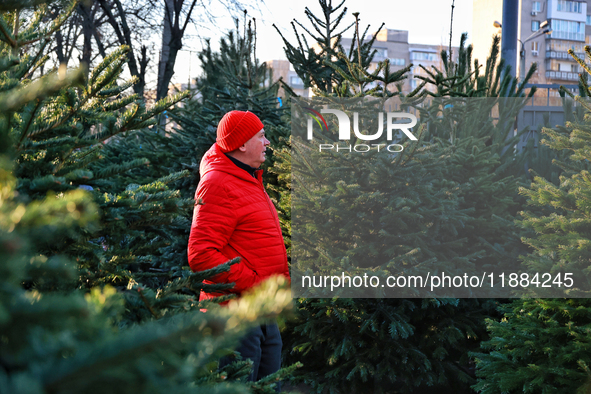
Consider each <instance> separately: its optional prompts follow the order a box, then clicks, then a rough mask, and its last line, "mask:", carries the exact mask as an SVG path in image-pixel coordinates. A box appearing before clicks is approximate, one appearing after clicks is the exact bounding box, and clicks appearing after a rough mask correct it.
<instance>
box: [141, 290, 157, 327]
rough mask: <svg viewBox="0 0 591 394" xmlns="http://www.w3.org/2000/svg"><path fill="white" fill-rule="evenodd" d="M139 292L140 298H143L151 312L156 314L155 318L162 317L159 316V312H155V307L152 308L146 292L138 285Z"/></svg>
mask: <svg viewBox="0 0 591 394" xmlns="http://www.w3.org/2000/svg"><path fill="white" fill-rule="evenodd" d="M137 292H138V294H139V295H140V298H141V299H142V301H143V302H144V305H146V308H148V310H149V311H150V313H151V314H152V316H154V318H155V319H156V320H158V319H160V317H159V316H158V314H156V312H154V309H153V308H152V306H151V305H150V303H149V302H148V300H147V299H146V297H145V296H144V293H143V291H142V288H141V287H139V286H138V288H137Z"/></svg>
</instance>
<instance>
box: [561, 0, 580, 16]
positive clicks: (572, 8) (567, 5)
mask: <svg viewBox="0 0 591 394" xmlns="http://www.w3.org/2000/svg"><path fill="white" fill-rule="evenodd" d="M556 5H557V7H556V10H557V11H562V12H575V13H578V14H580V13H581V12H583V3H582V2H579V1H570V0H558V1H557V4H556Z"/></svg>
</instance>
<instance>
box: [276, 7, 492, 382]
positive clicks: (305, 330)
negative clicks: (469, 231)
mask: <svg viewBox="0 0 591 394" xmlns="http://www.w3.org/2000/svg"><path fill="white" fill-rule="evenodd" d="M321 7H322V14H324V15H328V14H330V5H329V4H324V3H321ZM312 23H313V25H314V21H313V22H312ZM314 28H315V29H319V28H318V27H316V26H315V27H314ZM354 34H355V37H359V40H357V39H354V40H353V43H354V46H353V47H352V48H351V49H343V50H338V51H336V50H334V52H332V53H331V56H334V57H335V58H337V59H338V61H337V62H334V61H326V59H316V61H317V62H318V63H319V64H322V65H324V66H326V67H329V68H331V69H332V70H333V72H334V74H335V75H338V77H339V78H341V79H340V80H339V82H333V81H332V80H331V81H328V77H327V80H323V81H321V82H317V83H313V87H314V88H315V90H314V92H315V95H317V96H322V97H329V96H337V97H363V96H373V97H377V98H388V97H392V96H399V95H400V89H398V91H396V89H395V87H396V86H397V85H398V84H399V83H400V82H401V81H402V80H403V78H406V75H405V73H406V72H408V69H409V67H412V65H409V66H408V67H407V68H406V69H404V70H402V71H400V72H397V73H391V72H390V71H389V64H388V62H387V61H386V62H381V63H380V64H379V66H378V68H379V70H378V71H377V72H373V73H372V72H369V71H368V70H367V66H368V65H369V63H370V62H371V58H372V50H371V40H370V41H367V40H362V35H360V34H359V31H358V29H356V32H355V33H354ZM364 35H365V34H364ZM357 43H359V44H357ZM365 45H368V46H367V47H366V46H365ZM290 48H295V49H290ZM286 52H288V56H289V53H290V52H293V53H300V54H306V53H307V52H306V48H305V47H304V48H302V46H301V45H300V47H299V48H296V47H295V46H290V45H289V43H287V42H286ZM308 52H309V51H308ZM304 58H305V56H300V57H299V58H298V57H295V56H294V57H293V61H298V59H300V60H301V59H304ZM298 62H299V63H296V64H294V68H295V69H296V70H297V69H298V67H301V68H302V69H308V70H310V71H309V72H311V73H313V72H314V71H313V68H312V66H311V65H309V64H307V63H305V62H303V61H298ZM315 78H318V79H320V78H321V75H320V74H317V75H315ZM311 80H312V81H314V78H312V77H311ZM326 86H332V88H331V89H327V88H326ZM423 86H424V85H423ZM421 88H422V86H421ZM418 94H419V90H418V89H417V91H415V92H412V93H411V94H409V95H408V96H407V97H402V101H403V102H404V100H408V101H406V102H407V103H411V104H412V103H414V102H416V101H414V100H415V98H413V96H415V95H418ZM374 126H375V125H374ZM370 128H371V127H370ZM429 133H430V131H429V130H427V129H425V131H424V133H423V134H422V139H421V142H420V143H418V144H417V145H415V146H414V147H413V146H412V145H411V144H404V147H405V149H404V151H403V153H400V154H397V155H396V157H389V156H388V157H385V156H384V155H381V156H380V155H379V154H378V153H377V152H371V153H368V154H365V155H364V156H363V158H362V159H359V160H353V159H352V158H351V157H348V159H349V160H344V159H342V157H339V155H337V154H334V155H330V160H332V161H333V162H334V163H335V165H334V166H330V168H329V169H327V170H326V171H323V172H321V173H320V171H318V168H316V170H317V173H313V171H307V170H306V168H309V167H306V161H308V158H309V157H308V155H310V157H311V156H313V155H314V154H313V153H312V152H308V151H304V148H303V147H299V146H298V145H297V142H296V141H294V140H292V146H293V147H294V150H293V152H296V153H294V155H293V156H292V157H291V158H290V160H291V161H290V163H291V166H292V167H293V168H294V171H295V173H296V174H299V175H301V176H302V177H305V184H306V190H307V191H308V192H309V193H311V194H312V197H311V198H306V196H304V193H298V192H297V190H298V187H297V186H296V187H295V190H296V192H295V193H294V196H293V199H294V201H293V204H294V207H295V208H297V215H298V216H294V217H293V225H294V228H295V226H298V231H299V232H300V234H299V235H300V236H301V235H302V232H307V233H306V234H305V236H304V237H303V239H311V240H313V245H309V246H310V248H304V249H305V251H302V252H301V253H300V252H298V250H297V249H296V250H294V252H293V253H296V255H294V258H296V257H297V259H298V266H299V262H301V261H304V260H305V261H306V262H307V264H304V267H307V266H314V267H315V268H320V269H322V274H323V275H324V274H326V275H329V274H330V273H331V272H337V271H338V272H339V274H340V273H341V272H343V271H345V273H346V275H350V276H353V275H356V274H359V275H363V273H369V272H371V274H373V275H380V274H381V273H383V272H388V271H389V268H386V265H387V264H388V263H391V264H392V265H396V264H398V265H400V264H401V263H403V264H406V265H405V267H407V268H406V270H405V273H408V272H412V269H413V267H419V266H421V267H426V266H429V267H432V271H433V272H435V271H437V270H439V271H442V270H445V271H446V272H453V270H454V267H458V266H461V265H466V264H468V265H469V264H472V262H473V261H474V260H475V259H476V258H478V256H479V253H480V252H479V251H480V249H477V248H473V249H470V250H465V249H466V247H467V246H468V245H467V240H466V238H465V237H464V238H463V239H462V237H460V236H458V232H459V231H461V229H462V228H463V227H464V225H465V224H468V225H470V224H471V218H470V216H469V214H470V211H469V210H467V209H463V208H461V207H460V204H461V200H460V198H459V193H460V190H459V186H458V181H457V180H454V179H448V177H447V176H446V175H447V174H446V172H445V171H447V169H446V170H443V169H442V161H441V160H449V159H446V158H448V157H449V155H450V152H449V149H450V148H449V147H445V146H443V147H442V146H441V145H437V144H435V143H430V141H429V138H431V137H430V136H431V134H429ZM327 138H329V139H330V138H331V137H330V136H327ZM327 141H328V140H327ZM353 142H354V141H351V143H352V144H353ZM418 146H420V148H418ZM480 159H482V160H488V158H485V157H484V156H482V157H481V158H480ZM308 162H309V161H308ZM312 162H314V160H313V159H312ZM447 163H448V162H447V161H444V162H443V164H447ZM450 164H451V163H450ZM284 165H287V159H286V162H285V163H284ZM345 168H346V169H351V171H343V169H345ZM337 180H338V181H337ZM295 181H299V180H298V176H296V177H294V182H295ZM299 187H300V189H299V190H300V191H302V190H303V189H302V188H301V187H302V186H301V185H300V186H299ZM440 193H441V194H440ZM298 194H299V197H298ZM384 206H388V207H392V208H391V209H386V210H385V209H384V208H383V207H384ZM362 207H363V208H364V209H363V212H364V213H365V215H364V216H363V217H360V216H359V215H358V216H357V217H355V218H353V217H352V216H355V215H352V212H360V211H361V208H362ZM367 207H373V208H372V209H367ZM394 207H395V208H394ZM358 208H359V209H358ZM294 212H295V211H294ZM368 212H371V213H372V214H367V213H368ZM294 215H295V213H294ZM462 223H463V224H462ZM376 228H378V229H379V230H380V231H381V233H383V239H382V240H380V241H381V242H380V241H378V242H375V240H374V241H372V243H369V242H367V241H364V238H363V234H365V233H366V232H367V231H368V230H370V229H376ZM294 231H295V230H294ZM376 231H377V230H376ZM300 239H302V238H300ZM300 247H301V245H300ZM301 250H302V249H300V251H301ZM298 253H299V254H298ZM355 256H369V257H368V258H366V259H364V261H371V262H372V263H371V266H364V267H352V264H348V263H347V259H348V258H349V257H350V258H351V259H354V258H355ZM296 269H297V268H296ZM370 270H371V271H370ZM292 274H294V272H293V271H292ZM296 274H297V272H296ZM294 278H297V275H294ZM310 296H311V297H313V296H314V294H312V293H310ZM297 311H298V321H297V322H296V323H294V324H293V326H292V328H291V330H290V336H288V337H287V338H286V342H287V343H288V344H289V345H288V348H289V349H290V350H291V352H292V354H290V355H289V356H288V358H290V357H291V358H292V359H300V360H302V361H303V362H304V368H303V369H302V371H301V374H299V377H300V378H301V379H303V380H304V381H306V382H308V383H309V384H310V385H311V386H313V388H314V390H315V392H319V393H320V392H334V393H336V392H350V391H358V392H366V391H367V392H369V391H374V392H385V391H392V390H393V388H395V389H394V390H395V392H416V391H417V390H424V389H425V388H426V387H428V386H435V387H437V389H438V390H439V391H440V390H443V389H448V390H455V392H457V391H458V390H468V386H469V384H470V382H473V378H472V376H471V375H472V371H471V366H470V365H471V363H470V360H469V358H468V354H467V351H468V350H469V349H474V348H475V347H477V346H478V338H480V337H482V336H483V335H484V334H485V329H484V326H483V325H482V323H481V321H482V319H483V316H486V315H488V314H490V313H491V303H490V302H487V301H484V302H481V301H479V300H465V301H461V300H458V299H426V300H416V299H414V300H413V299H408V300H407V299H383V300H380V299H375V300H366V299H355V300H349V299H341V298H338V299H320V300H317V299H312V298H301V299H299V301H298V309H297ZM319 355H320V356H319Z"/></svg>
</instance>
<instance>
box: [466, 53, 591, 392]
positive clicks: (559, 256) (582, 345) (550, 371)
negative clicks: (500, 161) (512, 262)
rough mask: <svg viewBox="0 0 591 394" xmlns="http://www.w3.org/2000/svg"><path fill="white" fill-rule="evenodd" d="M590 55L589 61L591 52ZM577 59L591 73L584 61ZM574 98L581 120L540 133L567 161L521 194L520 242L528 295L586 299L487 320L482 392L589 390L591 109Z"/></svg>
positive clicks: (552, 301) (534, 304)
mask: <svg viewBox="0 0 591 394" xmlns="http://www.w3.org/2000/svg"><path fill="white" fill-rule="evenodd" d="M585 51H586V53H587V57H589V56H590V55H591V50H590V48H589V47H585ZM570 52H571V55H573V56H574V54H573V53H572V51H570ZM575 59H576V60H577V61H579V63H580V64H581V65H583V66H584V67H585V70H586V71H587V72H589V71H590V70H589V69H588V67H587V66H586V65H585V62H583V61H582V60H581V59H578V58H576V56H575ZM581 85H582V89H583V92H585V93H584V94H583V95H582V96H587V95H588V93H589V88H588V86H587V85H586V82H585V80H584V79H583V78H581ZM573 98H574V99H575V100H576V103H577V104H578V105H579V106H580V107H581V108H582V109H583V110H584V115H583V116H579V115H578V113H580V111H572V112H570V113H568V114H567V119H568V120H567V122H566V123H565V125H564V126H560V127H558V128H556V129H549V128H544V129H543V133H544V135H545V138H544V139H543V140H542V141H541V142H542V143H544V144H546V145H548V147H550V148H551V149H552V150H554V152H556V155H557V156H558V157H560V156H562V157H564V158H565V159H564V160H556V159H555V160H553V164H555V165H557V166H559V167H560V168H561V170H562V175H561V176H560V178H559V182H558V184H554V183H552V182H551V181H550V180H548V179H544V178H542V177H540V176H537V177H535V178H534V180H533V182H532V184H531V186H530V187H527V188H525V187H524V188H521V189H520V192H521V193H522V194H523V195H524V196H526V197H527V199H528V204H530V205H531V208H529V209H528V210H527V211H525V212H523V213H522V216H523V219H522V220H521V221H520V225H521V226H522V227H524V228H525V229H528V230H531V231H532V233H533V235H531V236H529V237H524V238H523V242H524V243H525V244H526V245H528V246H529V247H530V248H531V249H530V253H528V254H527V255H525V256H524V257H523V266H524V267H525V269H524V270H523V273H522V275H525V278H526V280H527V282H528V288H529V290H530V292H529V295H530V296H538V297H539V296H541V297H581V298H574V299H571V298H548V299H537V298H533V299H520V300H515V301H514V302H513V303H511V304H509V305H507V306H506V307H504V308H503V309H502V311H503V312H504V317H503V319H502V320H500V321H496V320H490V321H488V330H489V332H490V336H491V339H490V340H489V341H487V342H485V343H484V344H483V349H484V350H485V351H483V352H480V353H477V354H475V355H474V356H475V357H476V361H477V365H478V369H477V374H478V376H479V382H478V384H477V385H476V386H475V388H476V390H478V391H480V392H484V393H493V392H495V393H496V392H500V391H502V392H508V393H511V392H524V391H526V392H570V393H574V392H580V393H583V392H588V391H589V387H590V386H589V381H590V380H589V376H590V374H589V367H588V366H589V357H588V348H589V342H590V338H589V333H588V327H589V323H590V317H591V314H590V312H589V302H588V300H587V299H586V298H582V297H587V295H588V293H589V290H590V288H589V275H588V261H589V254H588V252H587V247H586V245H587V244H588V243H589V241H588V240H589V231H588V230H587V228H586V226H585V223H586V222H587V220H588V219H587V217H588V214H587V212H588V206H589V198H588V190H589V182H588V171H589V162H588V161H589V154H588V149H587V148H586V145H587V144H588V143H589V141H590V139H591V134H590V133H589V131H588V130H589V126H588V125H589V121H590V118H589V111H590V110H591V106H589V104H588V102H587V100H585V99H584V98H583V97H574V96H573ZM571 108H572V107H571ZM564 152H567V154H564Z"/></svg>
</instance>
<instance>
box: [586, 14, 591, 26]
mask: <svg viewBox="0 0 591 394" xmlns="http://www.w3.org/2000/svg"><path fill="white" fill-rule="evenodd" d="M587 24H588V25H591V15H587Z"/></svg>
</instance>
